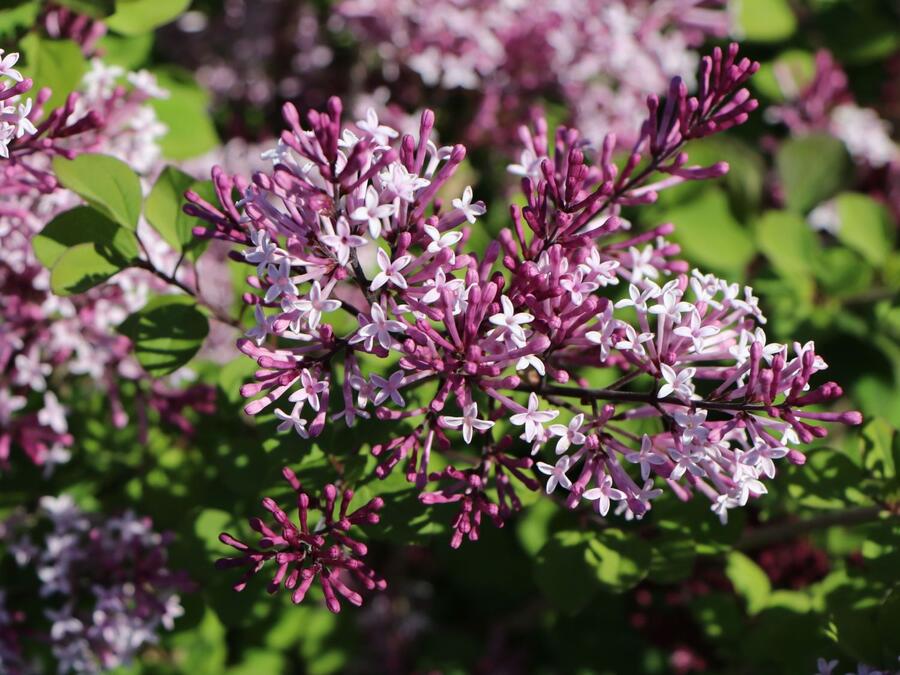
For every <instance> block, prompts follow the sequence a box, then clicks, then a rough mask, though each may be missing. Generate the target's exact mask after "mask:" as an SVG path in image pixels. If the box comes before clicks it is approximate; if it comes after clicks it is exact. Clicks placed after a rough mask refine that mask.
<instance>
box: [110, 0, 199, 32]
mask: <svg viewBox="0 0 900 675" xmlns="http://www.w3.org/2000/svg"><path fill="white" fill-rule="evenodd" d="M190 4H191V0H116V11H115V14H113V15H112V16H111V17H109V19H107V20H106V24H107V25H108V26H109V27H110V28H111V29H112V30H114V31H116V32H117V33H122V34H123V35H140V34H141V33H149V32H151V31H153V30H155V29H156V28H159V27H160V26H162V25H164V24H167V23H169V22H170V21H173V20H174V19H176V18H178V16H179V15H180V14H181V13H182V12H183V11H185V10H186V9H187V8H188V7H189V6H190Z"/></svg>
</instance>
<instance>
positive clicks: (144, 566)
mask: <svg viewBox="0 0 900 675" xmlns="http://www.w3.org/2000/svg"><path fill="white" fill-rule="evenodd" d="M45 523H49V525H50V531H49V532H47V534H46V535H45V536H44V537H43V538H42V539H41V538H40V537H37V536H36V532H38V531H39V529H40V528H42V527H43V526H44V524H45ZM0 535H2V537H0V538H2V539H3V540H4V544H5V545H6V547H7V550H8V551H9V553H10V554H11V555H12V557H13V559H14V561H15V563H16V564H17V565H18V567H20V568H23V569H26V570H29V571H31V572H33V574H34V577H35V578H36V580H37V582H38V595H39V597H40V599H41V605H42V607H43V610H42V611H43V614H44V617H43V618H44V619H45V620H46V621H47V622H48V624H49V625H48V628H47V630H46V634H45V635H37V634H34V633H33V632H32V633H31V634H29V635H25V634H22V635H17V634H16V632H15V630H11V631H10V633H9V634H8V636H7V634H6V631H4V637H3V638H2V640H0V665H3V666H6V664H7V662H8V663H9V664H10V668H11V671H10V672H40V671H39V670H37V669H35V670H33V671H31V670H29V669H28V668H26V667H25V665H24V662H23V657H22V653H23V644H25V643H26V642H28V641H34V640H39V641H41V642H45V643H46V644H48V645H49V647H50V650H51V651H52V654H53V657H54V659H55V660H56V662H57V664H58V668H59V672H60V673H70V672H79V673H80V672H86V673H95V672H101V671H106V670H110V669H112V668H117V667H120V666H123V665H127V664H128V663H129V662H130V661H131V660H132V659H133V658H134V656H135V655H136V654H137V653H138V652H139V651H140V650H141V649H142V648H144V647H145V646H146V645H148V644H154V643H155V642H156V641H157V639H158V633H159V632H160V631H161V630H163V629H165V630H171V629H172V627H173V626H174V622H175V620H176V619H177V618H178V617H179V616H181V615H182V614H183V613H184V609H183V608H182V606H181V603H180V596H179V593H183V592H185V591H189V590H191V589H192V584H191V582H190V581H189V579H188V578H187V577H186V576H185V575H184V574H183V573H181V572H175V571H173V570H171V569H170V568H169V567H168V563H167V558H168V554H167V547H168V545H169V543H170V540H171V538H170V536H169V535H164V534H159V533H157V532H155V531H154V530H153V526H152V522H151V521H150V519H149V518H141V517H138V516H135V515H134V514H132V513H130V512H129V513H124V514H122V515H121V516H118V517H112V518H108V519H103V518H102V517H99V516H97V515H94V514H89V513H85V512H84V511H82V510H81V509H79V508H78V507H77V506H76V505H75V502H74V501H73V499H72V498H71V497H69V496H68V495H62V496H60V497H43V498H42V499H41V500H40V510H39V512H38V513H35V514H28V513H25V512H16V513H14V515H13V516H12V517H10V518H8V519H7V520H6V522H4V523H2V527H0ZM22 592H23V589H22V588H19V587H17V588H16V593H17V594H21V593H22ZM20 601H21V599H20ZM15 620H16V617H15V616H14V615H11V614H9V613H4V612H3V611H2V607H0V625H4V624H7V623H8V624H9V625H10V626H12V627H13V628H14V627H15V623H14V622H15ZM16 659H18V661H17V660H16ZM4 672H7V671H6V670H4Z"/></svg>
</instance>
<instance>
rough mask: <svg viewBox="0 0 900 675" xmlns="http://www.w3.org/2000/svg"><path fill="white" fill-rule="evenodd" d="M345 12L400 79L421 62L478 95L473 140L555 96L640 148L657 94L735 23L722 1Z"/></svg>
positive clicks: (443, 81)
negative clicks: (645, 117)
mask: <svg viewBox="0 0 900 675" xmlns="http://www.w3.org/2000/svg"><path fill="white" fill-rule="evenodd" d="M337 11H338V14H339V16H338V17H335V20H333V24H334V25H340V24H339V22H338V21H337V19H338V18H342V19H343V21H344V22H346V25H347V26H348V27H349V28H350V30H351V31H352V32H353V33H354V34H356V35H357V36H358V37H359V38H360V41H361V43H362V45H363V46H364V47H365V46H367V45H371V50H372V51H373V52H375V53H376V54H377V57H378V58H379V59H381V60H382V62H383V70H384V73H385V75H386V77H387V79H388V80H389V81H390V80H399V79H400V75H401V73H403V74H404V75H405V72H404V71H406V70H407V69H411V70H412V71H414V72H415V73H416V74H417V75H418V76H419V78H421V80H422V82H423V83H424V84H425V85H426V86H428V87H435V86H437V87H442V88H444V89H462V90H466V91H469V92H476V91H477V92H478V97H479V100H478V101H477V111H476V113H475V119H474V123H473V126H472V129H471V130H470V133H469V135H468V137H467V140H468V141H469V142H476V141H477V142H485V141H487V142H493V143H496V141H497V134H498V133H501V134H502V133H503V129H504V128H515V125H517V124H519V123H520V122H521V121H522V120H524V119H527V116H528V109H529V106H530V105H531V104H530V101H532V100H534V97H535V96H537V95H545V96H548V97H550V98H551V99H556V100H560V99H561V100H562V101H563V102H564V103H565V106H566V108H567V110H568V111H569V113H570V114H571V115H572V119H573V121H574V122H575V124H577V125H578V126H579V128H581V130H582V131H583V132H584V133H585V135H586V136H588V137H589V138H596V137H599V136H601V135H602V134H604V133H606V132H608V131H614V132H616V133H617V134H618V135H619V138H620V140H621V141H622V143H623V145H627V144H630V143H631V142H633V140H634V139H635V137H636V135H637V133H638V131H639V129H638V127H637V126H636V124H635V122H636V120H639V119H640V116H641V114H642V112H643V102H644V97H645V96H646V94H647V93H649V92H652V93H658V94H662V93H663V92H664V91H665V89H666V86H667V84H668V82H669V79H670V78H671V77H673V76H675V75H678V74H679V73H688V72H692V71H693V70H694V68H695V66H696V64H697V61H698V56H697V54H696V52H695V51H694V48H696V46H697V45H698V44H699V43H701V42H702V41H703V39H705V38H706V37H709V36H718V37H721V36H723V35H725V34H727V32H728V29H729V18H728V15H727V13H726V11H725V9H724V3H722V2H719V1H718V0H712V1H711V2H710V1H708V0H676V1H674V2H648V1H646V0H615V1H613V2H610V1H609V0H574V1H571V2H542V3H528V2H521V1H519V0H515V1H512V2H510V1H508V0H503V1H501V0H482V1H479V2H443V1H440V0H438V1H429V2H403V1H398V0H344V1H343V2H341V3H340V4H339V5H338V7H337ZM405 86H408V85H405ZM500 120H503V121H505V124H504V123H503V122H501V121H500Z"/></svg>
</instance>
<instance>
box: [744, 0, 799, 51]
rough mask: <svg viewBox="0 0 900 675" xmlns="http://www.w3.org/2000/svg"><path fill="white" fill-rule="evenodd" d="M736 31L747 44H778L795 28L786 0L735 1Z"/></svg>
mask: <svg viewBox="0 0 900 675" xmlns="http://www.w3.org/2000/svg"><path fill="white" fill-rule="evenodd" d="M736 4H737V6H738V9H737V23H738V26H737V29H738V32H739V34H740V36H741V37H742V38H743V39H744V40H747V41H748V42H778V41H779V40H784V39H786V38H789V37H790V36H791V35H793V34H794V31H795V30H796V28H797V18H796V17H795V16H794V10H792V9H791V5H790V3H789V2H788V0H736Z"/></svg>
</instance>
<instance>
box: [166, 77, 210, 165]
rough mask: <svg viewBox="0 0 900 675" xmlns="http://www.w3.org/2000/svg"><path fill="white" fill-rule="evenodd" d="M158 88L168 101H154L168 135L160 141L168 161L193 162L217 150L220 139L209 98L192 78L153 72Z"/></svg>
mask: <svg viewBox="0 0 900 675" xmlns="http://www.w3.org/2000/svg"><path fill="white" fill-rule="evenodd" d="M153 72H154V75H156V78H157V81H158V82H159V86H161V87H162V88H163V89H166V90H168V92H169V97H168V98H165V99H153V100H152V101H150V105H152V106H153V109H154V110H156V114H157V116H158V117H159V119H160V121H161V122H162V123H163V124H165V125H166V126H167V127H168V132H167V133H166V135H165V136H163V138H162V140H161V141H160V146H161V147H162V151H163V155H164V156H165V157H167V158H168V159H176V160H181V159H190V158H191V157H197V156H198V155H202V154H203V153H205V152H208V151H209V150H211V149H213V148H214V147H216V146H217V145H218V143H219V137H218V134H217V133H216V128H215V125H214V124H213V122H212V119H211V117H210V114H209V96H208V94H207V93H206V92H205V91H203V89H201V88H200V86H199V85H197V83H196V81H195V80H194V78H193V76H192V75H191V74H190V73H188V72H186V71H181V70H176V69H166V70H154V71H153Z"/></svg>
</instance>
